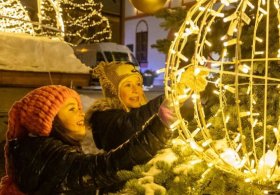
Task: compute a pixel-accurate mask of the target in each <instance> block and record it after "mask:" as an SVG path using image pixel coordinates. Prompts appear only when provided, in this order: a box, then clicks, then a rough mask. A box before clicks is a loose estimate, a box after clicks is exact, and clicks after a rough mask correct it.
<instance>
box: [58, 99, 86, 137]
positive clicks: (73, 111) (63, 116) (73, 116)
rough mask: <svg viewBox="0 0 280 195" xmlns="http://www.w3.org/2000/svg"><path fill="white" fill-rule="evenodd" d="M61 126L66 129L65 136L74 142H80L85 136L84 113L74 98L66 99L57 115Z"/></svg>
mask: <svg viewBox="0 0 280 195" xmlns="http://www.w3.org/2000/svg"><path fill="white" fill-rule="evenodd" d="M57 116H58V118H59V119H60V121H61V122H62V125H63V126H64V128H65V129H67V132H66V134H67V135H68V136H69V137H71V138H72V139H75V140H80V139H81V138H82V137H84V135H85V132H86V130H85V125H84V117H85V113H84V112H83V111H82V110H80V109H79V106H78V102H77V100H76V99H74V98H68V99H67V100H66V101H65V102H64V104H63V105H62V107H61V109H60V110H59V112H58V114H57Z"/></svg>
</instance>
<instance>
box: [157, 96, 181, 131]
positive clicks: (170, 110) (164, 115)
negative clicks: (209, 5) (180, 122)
mask: <svg viewBox="0 0 280 195" xmlns="http://www.w3.org/2000/svg"><path fill="white" fill-rule="evenodd" d="M158 116H159V118H160V120H161V122H162V123H163V124H164V126H166V127H167V128H170V127H171V125H172V124H173V123H175V122H176V121H177V116H176V113H175V110H174V106H172V104H171V100H169V99H165V100H164V101H163V102H162V104H161V105H160V107H159V110H158Z"/></svg>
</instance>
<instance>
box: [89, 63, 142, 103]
mask: <svg viewBox="0 0 280 195" xmlns="http://www.w3.org/2000/svg"><path fill="white" fill-rule="evenodd" d="M93 75H94V76H96V77H98V79H99V82H100V84H101V87H102V91H103V94H104V95H105V97H107V98H112V97H117V98H118V89H119V84H120V83H121V81H122V80H123V79H125V78H127V77H129V76H137V77H139V79H140V80H141V82H142V81H143V78H142V76H141V74H140V72H139V71H138V70H136V69H135V67H134V66H133V65H132V64H129V63H124V62H110V63H106V62H100V63H99V64H98V65H97V66H96V67H95V68H94V69H93Z"/></svg>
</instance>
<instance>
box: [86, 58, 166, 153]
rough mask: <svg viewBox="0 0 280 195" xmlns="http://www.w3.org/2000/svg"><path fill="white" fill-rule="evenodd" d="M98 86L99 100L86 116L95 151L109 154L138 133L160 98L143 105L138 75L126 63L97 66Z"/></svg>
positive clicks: (156, 110)
mask: <svg viewBox="0 0 280 195" xmlns="http://www.w3.org/2000/svg"><path fill="white" fill-rule="evenodd" d="M93 73H94V75H95V76H96V77H98V78H99V81H100V84H101V86H102V91H103V95H104V96H105V97H104V98H103V99H100V100H97V101H96V102H94V103H93V105H92V106H91V107H90V109H89V110H88V111H87V113H86V123H87V125H88V126H89V127H90V128H91V129H92V134H93V138H94V141H95V144H96V146H97V147H98V148H99V149H103V150H105V151H109V150H111V149H114V148H116V147H118V146H119V145H121V144H122V143H124V142H125V141H126V140H128V139H129V138H130V137H131V136H133V135H134V134H135V133H136V132H138V131H141V130H142V128H143V126H145V123H146V122H147V121H149V120H150V118H151V117H153V116H154V115H155V114H156V113H157V112H158V110H159V107H160V105H161V104H162V103H163V101H164V96H163V95H161V96H158V97H156V98H155V99H153V100H151V101H149V102H148V103H147V100H146V97H145V94H144V91H143V87H142V84H143V79H142V76H141V74H140V73H139V72H138V71H137V70H136V69H135V67H134V66H133V65H132V64H130V63H123V62H111V63H106V62H101V63H100V64H98V66H97V67H96V68H95V69H94V70H93Z"/></svg>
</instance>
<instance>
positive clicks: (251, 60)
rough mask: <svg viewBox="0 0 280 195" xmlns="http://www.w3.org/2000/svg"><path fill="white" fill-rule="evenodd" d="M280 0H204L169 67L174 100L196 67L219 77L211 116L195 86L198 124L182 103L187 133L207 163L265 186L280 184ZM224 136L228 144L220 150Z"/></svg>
mask: <svg viewBox="0 0 280 195" xmlns="http://www.w3.org/2000/svg"><path fill="white" fill-rule="evenodd" d="M279 5H280V2H279V1H277V0H274V1H268V0H200V1H197V3H196V4H195V5H194V6H193V7H192V8H191V9H190V10H188V13H187V15H186V18H185V21H184V22H183V24H182V25H181V27H180V29H179V31H178V32H177V33H176V37H175V39H174V41H173V42H172V44H171V46H170V49H169V51H170V52H169V54H168V58H167V66H166V70H165V95H166V97H168V98H170V99H171V100H172V101H173V102H178V98H179V97H182V95H184V90H182V85H183V82H182V81H181V78H183V77H182V75H183V74H184V71H187V70H188V68H189V67H195V69H196V68H198V69H197V70H199V71H209V72H210V74H211V75H214V79H213V80H211V79H210V77H208V86H207V87H209V88H210V87H211V89H212V88H213V90H212V92H211V93H208V94H207V95H208V98H212V97H216V107H215V109H213V110H211V113H210V114H209V111H206V108H205V107H206V106H205V105H204V103H203V95H202V94H200V92H197V91H196V88H195V86H194V87H193V88H192V87H191V90H189V91H188V94H187V95H188V96H190V97H192V102H193V104H194V111H195V113H194V123H195V125H194V126H190V125H189V123H186V122H185V121H186V120H185V119H184V113H182V111H181V110H180V106H181V105H180V104H179V105H177V106H176V107H175V109H176V113H177V117H178V119H179V120H181V123H178V124H179V127H178V130H179V132H180V135H181V137H183V139H184V140H185V142H186V143H188V144H190V147H191V148H193V150H194V151H195V152H196V154H197V155H198V156H199V157H200V158H201V159H204V160H205V161H206V162H207V163H209V164H213V166H216V167H217V168H219V169H221V170H223V171H226V172H228V173H232V174H234V175H235V176H238V177H240V178H242V179H243V180H244V181H245V182H250V183H255V184H257V185H260V186H262V187H264V186H265V187H264V188H266V189H277V188H279V187H277V186H280V166H279V165H278V164H279V163H278V161H279V159H280V153H279V152H278V150H279V149H280V148H279V132H278V129H279V128H280V103H279V102H280V100H279V97H278V96H279V95H278V91H279V89H278V86H279V84H280V76H279V74H277V72H279V61H280V58H279V56H280V54H279V53H280V52H279V48H280V40H279V37H280V36H279V35H280V29H279V26H280V25H279V23H280V9H279V7H280V6H279ZM209 29H211V30H209ZM248 45H249V46H248ZM191 46H192V48H190V47H191ZM217 54H218V57H213V55H217ZM185 59H188V60H185ZM213 59H217V60H213ZM209 64H210V67H211V68H209ZM182 70H183V71H182ZM195 74H199V72H197V71H195ZM194 76H195V77H196V75H194ZM194 82H197V84H196V86H198V85H199V82H200V81H197V80H196V79H194ZM190 92H191V93H192V94H190ZM174 105H176V104H174ZM209 124H211V125H209ZM215 134H218V135H219V136H218V138H216V137H215V136H216V135H215ZM218 140H223V144H224V145H225V146H226V147H223V148H219V146H217V144H215V143H217V141H218ZM278 153H279V154H278Z"/></svg>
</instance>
